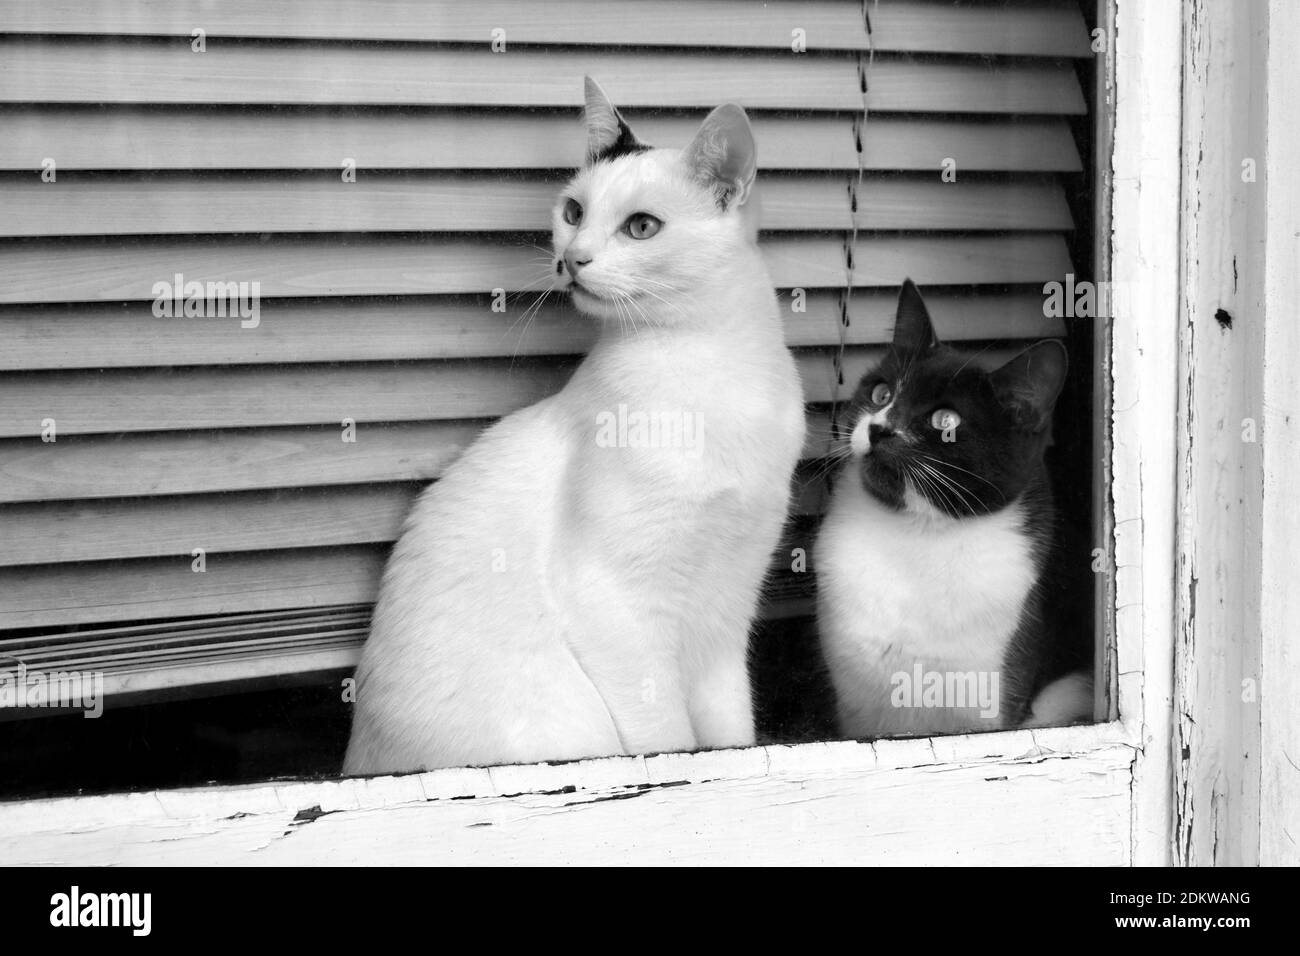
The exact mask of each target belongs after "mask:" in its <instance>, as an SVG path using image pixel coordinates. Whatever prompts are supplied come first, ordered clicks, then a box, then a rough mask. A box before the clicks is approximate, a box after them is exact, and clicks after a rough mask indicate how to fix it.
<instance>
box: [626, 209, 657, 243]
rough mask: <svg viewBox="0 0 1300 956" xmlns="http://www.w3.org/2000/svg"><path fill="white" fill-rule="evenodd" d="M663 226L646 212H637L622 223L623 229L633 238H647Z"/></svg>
mask: <svg viewBox="0 0 1300 956" xmlns="http://www.w3.org/2000/svg"><path fill="white" fill-rule="evenodd" d="M662 226H663V223H662V222H660V221H659V220H658V219H656V218H655V217H654V216H652V215H650V214H649V213H648V212H638V213H636V214H635V215H632V216H629V217H628V219H627V222H626V223H624V224H623V231H624V232H626V233H627V234H628V235H629V236H631V237H632V238H633V239H649V238H650V237H651V236H653V235H654V234H655V233H657V232H658V231H659V229H660V228H661V227H662Z"/></svg>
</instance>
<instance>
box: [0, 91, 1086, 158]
mask: <svg viewBox="0 0 1300 956" xmlns="http://www.w3.org/2000/svg"><path fill="white" fill-rule="evenodd" d="M626 115H627V119H628V122H629V123H630V124H632V126H633V127H634V128H635V129H636V130H637V134H638V135H639V136H642V137H643V138H644V139H645V141H646V142H648V143H655V144H664V145H667V144H673V143H676V144H682V143H686V142H689V141H690V138H691V136H693V135H694V133H695V131H696V129H697V128H698V127H699V123H700V120H701V119H703V117H704V112H703V111H700V112H699V115H697V116H691V117H663V116H655V117H651V116H646V115H644V114H642V113H640V112H638V111H637V110H627V111H626ZM751 119H752V122H753V127H754V138H755V140H756V141H757V143H758V150H759V161H760V163H761V164H762V167H763V168H764V169H847V170H856V169H857V168H858V151H857V146H856V143H855V137H854V133H853V120H852V117H851V116H846V115H840V116H824V115H823V116H807V117H800V118H798V119H794V118H790V117H781V116H772V115H770V114H763V113H756V114H753V115H752V116H751ZM868 127H869V128H868V129H867V131H866V133H865V134H864V136H863V138H862V166H863V168H864V169H867V170H895V169H897V170H936V169H938V168H939V166H940V163H941V161H942V160H943V159H944V158H946V157H952V158H953V159H954V160H957V161H958V162H959V164H960V166H959V169H960V170H961V171H962V172H967V171H969V172H980V171H990V170H993V171H1003V170H1006V171H1011V172H1036V171H1044V172H1077V171H1078V170H1080V169H1081V168H1082V164H1081V162H1080V159H1079V154H1078V150H1077V149H1076V147H1075V144H1074V138H1073V136H1072V135H1071V134H1070V129H1069V126H1068V125H1067V123H1066V121H1065V120H1062V119H1051V118H1048V119H1041V118H1035V117H1025V118H1021V119H1017V120H1007V119H1003V118H998V117H990V118H988V119H970V118H949V119H926V118H924V117H909V118H907V119H897V118H893V117H890V116H888V115H884V116H872V117H871V119H870V122H869V124H868ZM0 128H2V129H4V130H5V135H4V136H3V137H0V169H10V170H26V171H32V172H33V173H34V172H35V171H36V170H38V169H40V166H41V162H42V161H43V160H44V159H45V158H47V157H49V158H57V159H56V162H57V164H58V168H59V169H60V170H74V169H186V170H190V169H193V170H208V169H328V170H331V171H337V170H339V169H340V166H341V164H342V162H343V160H344V158H345V157H350V158H351V159H353V160H354V161H355V162H356V164H357V168H358V169H360V170H367V169H498V170H499V169H573V168H575V167H577V166H578V165H579V164H580V163H581V162H582V150H583V148H584V147H583V143H582V139H581V137H580V136H575V135H574V123H573V114H572V113H571V112H565V113H545V114H537V113H518V112H513V111H493V112H490V113H475V112H472V111H465V112H452V111H448V110H433V111H427V110H402V111H393V110H383V111H379V112H374V111H366V112H364V113H361V112H357V111H354V110H334V109H330V110H319V109H311V110H302V109H280V110H276V111H275V112H273V113H272V112H268V111H260V110H239V109H235V108H230V107H202V108H189V107H184V108H182V107H159V108H142V107H131V106H120V107H115V108H113V109H112V110H103V109H100V108H98V107H94V108H86V107H60V108H59V109H58V110H48V109H45V110H39V109H35V108H32V107H22V106H0ZM214 143H219V144H220V146H221V148H219V149H214V148H213V144H214Z"/></svg>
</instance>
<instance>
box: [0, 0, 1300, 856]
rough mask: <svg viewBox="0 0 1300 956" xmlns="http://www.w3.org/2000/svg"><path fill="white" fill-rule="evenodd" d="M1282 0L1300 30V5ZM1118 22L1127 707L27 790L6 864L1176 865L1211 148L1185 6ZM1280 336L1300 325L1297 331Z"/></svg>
mask: <svg viewBox="0 0 1300 956" xmlns="http://www.w3.org/2000/svg"><path fill="white" fill-rule="evenodd" d="M1202 2H1203V0H1202ZM1272 2H1273V3H1274V10H1277V9H1278V8H1279V7H1278V5H1279V3H1280V0H1272ZM1197 5H1198V6H1199V5H1200V3H1199V2H1198V4H1197ZM1287 18H1288V20H1289V23H1290V27H1291V29H1293V30H1294V29H1295V28H1296V27H1295V24H1296V22H1297V18H1296V17H1295V16H1294V14H1293V13H1292V14H1288V15H1287ZM1102 22H1103V29H1104V35H1105V37H1106V43H1107V47H1106V48H1107V50H1109V51H1113V54H1111V53H1107V54H1103V56H1104V62H1105V67H1104V68H1103V69H1102V70H1100V71H1099V72H1101V73H1102V74H1103V79H1102V86H1103V90H1104V93H1105V94H1106V95H1105V96H1104V97H1102V98H1099V99H1100V101H1101V102H1102V103H1105V104H1108V106H1109V108H1110V109H1111V110H1112V111H1113V118H1114V126H1113V142H1111V143H1109V144H1108V143H1107V137H1106V135H1105V134H1103V135H1102V136H1101V137H1099V143H1100V146H1099V148H1100V149H1103V150H1104V149H1106V148H1107V147H1108V145H1109V147H1110V149H1111V151H1110V153H1109V156H1106V155H1102V156H1100V159H1101V160H1102V161H1103V163H1102V164H1099V167H1100V168H1102V169H1104V171H1105V172H1104V173H1103V176H1102V178H1101V182H1100V186H1101V189H1102V191H1103V193H1104V196H1103V199H1102V203H1101V205H1099V209H1101V208H1102V206H1104V207H1105V208H1104V210H1103V214H1102V215H1101V216H1100V217H1099V222H1098V225H1099V231H1106V236H1105V239H1106V241H1105V242H1103V243H1101V244H1099V250H1100V251H1101V252H1102V255H1099V257H1098V263H1099V265H1100V267H1101V268H1100V269H1099V273H1100V274H1099V278H1109V279H1111V280H1112V281H1113V282H1114V283H1115V287H1116V288H1117V289H1120V290H1131V292H1129V293H1128V294H1123V295H1121V294H1118V293H1117V295H1116V309H1115V311H1116V313H1117V314H1118V316H1119V321H1117V322H1116V323H1115V324H1114V326H1113V328H1110V329H1109V332H1108V333H1099V335H1100V336H1101V339H1102V341H1103V342H1104V345H1105V348H1104V349H1102V350H1100V351H1099V357H1100V359H1101V363H1100V368H1101V371H1100V373H1099V374H1100V375H1101V378H1100V379H1099V381H1104V382H1108V383H1109V385H1108V390H1107V391H1106V392H1104V393H1099V398H1101V397H1102V396H1103V395H1104V399H1105V401H1104V405H1103V406H1102V411H1103V412H1104V413H1105V414H1106V417H1107V418H1108V420H1109V422H1110V440H1109V441H1108V442H1106V452H1107V454H1106V457H1105V459H1104V460H1103V466H1102V467H1103V469H1104V468H1105V467H1106V466H1107V465H1108V466H1109V469H1110V473H1111V482H1110V487H1109V490H1110V499H1109V503H1110V513H1111V515H1112V519H1111V521H1110V523H1108V524H1107V526H1106V529H1105V530H1106V533H1107V535H1108V536H1109V537H1110V538H1111V541H1110V544H1111V547H1110V548H1108V549H1107V552H1108V554H1110V555H1111V556H1112V563H1113V569H1114V570H1113V572H1112V571H1110V570H1109V569H1104V573H1106V574H1108V575H1109V579H1108V590H1110V591H1111V592H1112V593H1113V595H1114V598H1113V604H1111V605H1109V606H1107V607H1106V608H1105V610H1106V611H1107V615H1106V616H1107V617H1109V616H1110V613H1109V612H1110V611H1111V609H1112V608H1113V635H1114V646H1113V653H1112V654H1108V655H1107V656H1106V658H1105V660H1106V677H1107V678H1108V679H1106V680H1102V681H1099V684H1101V685H1103V687H1109V688H1113V694H1112V695H1110V697H1109V700H1108V701H1107V703H1106V705H1105V706H1104V707H1103V708H1102V710H1101V711H1100V712H1102V713H1109V714H1110V715H1111V719H1109V720H1106V721H1105V722H1103V723H1100V724H1095V725H1089V726H1076V727H1064V728H1049V729H1040V730H1018V731H1009V732H1002V733H993V734H981V735H969V736H956V737H936V738H917V739H903V740H880V741H875V742H854V741H839V742H828V743H814V744H802V745H792V746H767V747H754V748H748V749H743V750H731V751H714V752H700V753H690V754H663V755H656V756H649V757H639V756H638V757H611V758H603V759H596V760H585V761H578V762H573V763H563V764H541V765H533V766H507V767H493V768H489V769H450V770H438V771H432V772H427V773H419V774H410V775H403V776H396V777H391V776H390V777H377V778H353V779H341V780H328V781H296V782H287V783H286V782H277V783H266V784H258V785H246V786H220V787H210V788H197V789H182V790H167V791H156V792H144V793H129V794H112V795H106V796H93V797H69V798H58V799H43V800H30V801H17V802H12V803H5V804H0V848H3V857H4V859H5V860H6V862H9V863H12V864H21V863H49V862H59V863H73V862H75V863H79V864H100V863H117V864H133V863H134V864H159V863H176V864H198V863H202V864H245V865H246V864H253V863H268V864H269V863H297V864H303V863H356V862H363V863H376V864H378V863H457V862H471V861H472V862H474V863H514V864H530V863H557V862H567V863H589V864H599V863H665V862H678V863H682V862H686V863H763V862H769V863H776V862H780V863H801V862H802V863H857V864H861V863H873V862H888V863H936V862H952V861H963V860H965V861H973V862H980V863H1029V864H1033V863H1079V864H1109V865H1115V864H1148V865H1151V864H1155V865H1159V864H1166V863H1169V862H1171V861H1172V860H1173V859H1174V858H1175V857H1174V854H1175V850H1174V847H1173V835H1174V833H1175V826H1174V821H1175V816H1176V815H1175V810H1174V803H1175V800H1174V794H1175V789H1174V766H1173V764H1174V762H1173V757H1172V741H1173V737H1172V733H1173V729H1172V724H1173V721H1172V715H1173V713H1174V712H1175V705H1176V704H1177V705H1178V706H1179V707H1184V706H1190V705H1192V704H1194V703H1195V701H1194V700H1192V699H1191V698H1189V697H1184V696H1181V689H1180V687H1179V686H1177V685H1176V684H1175V680H1174V660H1175V650H1176V643H1175V636H1176V630H1177V622H1178V620H1179V614H1180V603H1179V595H1180V586H1181V581H1182V577H1181V574H1182V572H1181V571H1180V567H1179V564H1178V561H1177V555H1178V547H1179V544H1180V529H1181V531H1182V532H1183V533H1184V534H1186V533H1187V529H1186V527H1185V526H1180V519H1179V512H1178V503H1179V498H1178V493H1177V489H1178V488H1180V487H1181V486H1182V483H1183V479H1184V478H1185V476H1186V475H1187V474H1188V472H1189V468H1190V466H1189V464H1188V463H1187V462H1186V461H1185V460H1183V458H1182V456H1180V453H1179V452H1180V448H1181V447H1183V443H1184V442H1185V441H1187V440H1189V438H1190V428H1191V424H1190V422H1189V418H1188V416H1187V415H1186V414H1185V409H1182V404H1181V403H1182V400H1183V398H1184V393H1183V384H1182V383H1183V379H1184V376H1183V375H1182V374H1181V372H1182V370H1183V369H1185V368H1187V367H1188V365H1189V363H1191V361H1192V360H1193V357H1194V356H1193V351H1192V350H1193V344H1194V343H1193V340H1192V337H1191V335H1190V334H1189V332H1188V330H1187V328H1186V325H1185V323H1184V322H1182V321H1180V316H1181V306H1182V302H1181V299H1180V292H1181V291H1182V289H1181V275H1182V273H1181V269H1180V267H1181V265H1182V264H1183V250H1182V244H1181V238H1182V236H1181V234H1180V199H1181V187H1182V184H1183V182H1184V177H1185V173H1186V169H1187V165H1186V164H1187V163H1189V162H1190V161H1191V160H1190V157H1186V156H1185V154H1184V151H1183V150H1182V149H1181V146H1182V129H1183V128H1182V123H1181V112H1182V105H1183V104H1184V98H1183V93H1184V90H1183V77H1182V70H1183V65H1184V64H1183V59H1184V36H1183V30H1184V14H1183V10H1182V5H1181V4H1180V3H1179V2H1178V0H1158V2H1150V0H1141V2H1139V0H1104V2H1103V3H1102ZM1116 27H1117V28H1118V29H1117V30H1116V29H1115V28H1116ZM1192 29H1195V27H1193V28H1192ZM1275 42H1276V40H1275ZM1283 48H1285V47H1283ZM1276 69H1277V70H1278V71H1279V73H1280V69H1281V66H1280V64H1278V65H1277V66H1276ZM1112 78H1113V79H1112ZM1103 108H1104V107H1103ZM1280 109H1281V107H1280V106H1279V107H1278V112H1277V115H1278V117H1279V118H1280V116H1281V113H1280ZM1288 135H1289V136H1290V137H1291V140H1292V141H1294V139H1295V135H1296V134H1295V133H1294V131H1292V132H1291V133H1289V134H1288ZM1283 155H1285V154H1283ZM1276 162H1277V164H1278V169H1279V171H1280V168H1281V166H1280V163H1281V160H1280V158H1279V159H1277V160H1276ZM1292 192H1293V194H1294V190H1292ZM1107 270H1108V271H1107ZM1281 270H1282V267H1281V265H1278V266H1277V267H1276V273H1275V274H1274V275H1273V285H1271V286H1270V295H1271V296H1272V297H1273V298H1272V299H1271V301H1274V302H1276V303H1277V305H1278V306H1279V314H1280V307H1281V306H1282V304H1283V303H1284V302H1287V301H1294V296H1292V297H1291V298H1288V297H1287V295H1284V293H1294V292H1295V291H1296V290H1295V282H1296V279H1295V276H1294V275H1290V276H1287V275H1283V274H1282V271H1281ZM1130 316H1141V321H1125V319H1126V318H1127V317H1130ZM1276 335H1277V337H1278V339H1279V340H1282V339H1285V340H1287V341H1289V342H1291V343H1295V342H1296V341H1297V333H1296V332H1295V331H1294V329H1288V330H1277V332H1276ZM1175 368H1177V369H1179V370H1180V374H1178V375H1172V374H1171V369H1175ZM1289 375H1290V379H1289V380H1288V379H1287V374H1286V372H1285V371H1283V370H1279V371H1276V372H1274V373H1273V378H1271V379H1266V381H1265V389H1266V390H1267V389H1268V388H1270V387H1276V388H1279V389H1280V388H1283V387H1287V388H1294V385H1295V377H1294V376H1295V372H1294V371H1290V373H1289ZM1270 383H1272V384H1271V385H1270ZM1275 468H1281V471H1279V472H1277V473H1276V474H1275V475H1274V476H1273V477H1272V478H1270V480H1272V481H1277V482H1284V481H1285V480H1286V479H1288V478H1289V479H1291V480H1292V481H1293V482H1294V481H1300V466H1297V465H1294V464H1291V465H1286V464H1282V465H1275ZM1284 472H1285V473H1284ZM1278 487H1283V485H1279V486H1278ZM1286 520H1288V521H1290V522H1291V525H1293V526H1294V524H1295V522H1296V519H1294V518H1289V519H1286ZM1198 533H1199V532H1198ZM1277 544H1278V546H1280V544H1281V543H1280V542H1277ZM1281 564H1282V565H1283V567H1277V566H1273V571H1274V573H1277V574H1281V573H1282V572H1283V571H1284V570H1285V568H1284V565H1285V562H1284V561H1283V562H1281ZM1278 580H1281V579H1280V578H1279V579H1278ZM1287 600H1290V601H1292V602H1294V600H1295V599H1294V598H1287V597H1285V595H1284V594H1283V595H1279V596H1278V597H1277V598H1276V600H1275V601H1274V606H1272V613H1274V614H1275V615H1277V618H1276V619H1277V620H1278V621H1279V622H1280V621H1281V620H1282V619H1283V618H1282V616H1281V615H1282V614H1283V613H1284V612H1285V611H1286V609H1285V608H1283V607H1282V605H1283V604H1285V603H1286V601H1287ZM1292 619H1294V618H1292ZM1280 654H1281V649H1280V648H1277V649H1275V652H1274V656H1275V657H1277V659H1278V661H1281V657H1280ZM1277 666H1278V667H1279V668H1282V667H1283V666H1284V667H1285V668H1289V671H1279V673H1280V675H1281V676H1287V675H1288V674H1289V680H1290V685H1291V686H1292V687H1294V686H1295V684H1296V683H1297V681H1296V662H1295V661H1294V659H1288V660H1286V661H1283V662H1282V663H1280V664H1278V665H1277ZM1295 697H1296V695H1295V694H1292V695H1291V699H1292V700H1293V699H1294V698H1295ZM1116 704H1117V707H1116V706H1115V705H1116ZM1273 706H1275V707H1277V708H1286V707H1292V708H1294V706H1295V705H1294V704H1293V703H1279V704H1276V705H1273ZM1182 712H1185V711H1182ZM1291 733H1292V736H1293V737H1294V734H1295V731H1294V730H1292V731H1291ZM1270 779H1271V778H1270ZM1292 800H1293V801H1294V798H1292ZM1276 852H1277V853H1278V854H1281V853H1283V852H1285V851H1284V850H1282V849H1278V850H1277V851H1276Z"/></svg>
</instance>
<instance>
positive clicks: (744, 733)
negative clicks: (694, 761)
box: [688, 643, 755, 748]
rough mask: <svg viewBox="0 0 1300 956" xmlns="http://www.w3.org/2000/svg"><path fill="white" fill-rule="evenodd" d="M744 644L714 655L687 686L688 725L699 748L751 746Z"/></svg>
mask: <svg viewBox="0 0 1300 956" xmlns="http://www.w3.org/2000/svg"><path fill="white" fill-rule="evenodd" d="M748 652H749V646H748V644H747V643H744V644H740V645H739V646H737V647H730V648H726V649H722V650H719V651H717V652H715V653H714V654H713V655H712V657H711V658H710V659H709V660H708V661H707V662H706V663H705V664H704V665H703V667H702V668H701V669H700V671H699V673H698V674H697V675H696V677H695V680H694V681H693V682H692V684H691V689H690V694H689V701H688V704H689V708H690V715H691V725H692V726H693V727H694V728H695V737H696V739H697V740H698V741H699V744H700V746H701V747H704V748H719V747H752V746H753V745H754V742H755V737H754V701H753V692H752V690H751V687H750V683H749V666H748Z"/></svg>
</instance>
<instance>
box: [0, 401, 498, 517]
mask: <svg viewBox="0 0 1300 956" xmlns="http://www.w3.org/2000/svg"><path fill="white" fill-rule="evenodd" d="M484 424H485V423H484V422H460V421H442V422H402V423H383V424H377V425H367V424H361V425H359V426H358V428H357V433H358V439H357V441H356V442H344V441H343V440H342V431H341V429H340V428H339V427H338V423H333V424H332V426H327V427H323V428H264V429H247V430H237V431H229V432H206V431H200V432H191V433H187V434H177V433H174V432H138V433H135V434H121V435H117V434H110V435H70V436H67V437H65V438H61V439H59V441H58V442H56V443H53V444H47V443H45V442H41V441H33V440H32V439H30V438H23V439H9V440H0V500H3V501H7V502H10V501H44V500H51V499H74V498H111V497H131V496H136V495H168V494H201V493H207V492H218V491H226V490H236V491H245V490H250V489H258V488H295V487H303V488H306V487H314V486H321V485H332V484H350V483H354V482H372V481H412V480H428V479H431V478H435V477H437V476H438V474H440V473H441V471H442V469H443V468H445V467H446V466H447V465H448V464H450V463H451V462H452V461H454V460H455V459H456V456H458V455H459V454H460V453H461V452H462V451H463V450H464V449H465V447H466V446H467V445H468V444H469V443H470V442H471V441H473V440H474V439H475V438H476V437H477V436H478V434H479V432H480V430H481V429H482V427H483V425H484Z"/></svg>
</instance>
